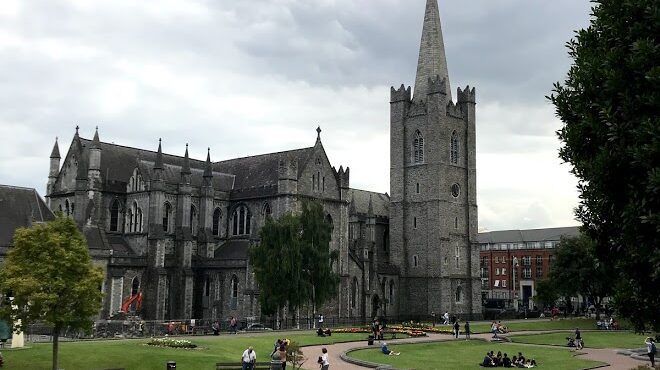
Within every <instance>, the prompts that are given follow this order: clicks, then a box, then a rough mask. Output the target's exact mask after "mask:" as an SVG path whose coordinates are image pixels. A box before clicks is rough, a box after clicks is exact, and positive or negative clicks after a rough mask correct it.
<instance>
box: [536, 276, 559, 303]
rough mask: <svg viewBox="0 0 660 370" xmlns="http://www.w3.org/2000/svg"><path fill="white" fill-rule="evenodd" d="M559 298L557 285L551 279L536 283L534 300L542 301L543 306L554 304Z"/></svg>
mask: <svg viewBox="0 0 660 370" xmlns="http://www.w3.org/2000/svg"><path fill="white" fill-rule="evenodd" d="M558 299H559V292H558V291H557V287H555V285H554V284H553V283H552V281H550V280H549V279H544V280H541V281H539V282H538V284H537V285H536V296H535V297H534V302H537V303H540V304H541V305H542V306H543V307H548V306H553V305H554V304H555V302H557V300H558Z"/></svg>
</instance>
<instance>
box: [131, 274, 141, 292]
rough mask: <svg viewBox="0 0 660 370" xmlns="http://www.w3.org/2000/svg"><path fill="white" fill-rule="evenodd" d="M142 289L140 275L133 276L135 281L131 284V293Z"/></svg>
mask: <svg viewBox="0 0 660 370" xmlns="http://www.w3.org/2000/svg"><path fill="white" fill-rule="evenodd" d="M139 291H140V279H138V277H137V276H136V277H134V278H133V283H132V284H131V295H136V294H138V292H139Z"/></svg>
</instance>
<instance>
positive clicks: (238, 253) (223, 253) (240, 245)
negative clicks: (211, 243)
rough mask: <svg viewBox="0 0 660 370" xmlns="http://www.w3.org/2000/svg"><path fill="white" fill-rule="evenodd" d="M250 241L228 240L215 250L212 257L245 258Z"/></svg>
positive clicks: (224, 258)
mask: <svg viewBox="0 0 660 370" xmlns="http://www.w3.org/2000/svg"><path fill="white" fill-rule="evenodd" d="M249 248H250V241H249V240H245V239H238V240H235V239H233V240H229V241H227V242H225V243H223V244H222V245H221V246H220V247H218V248H217V249H216V250H215V253H214V257H215V258H216V259H222V260H236V259H241V260H244V259H247V258H248V249H249Z"/></svg>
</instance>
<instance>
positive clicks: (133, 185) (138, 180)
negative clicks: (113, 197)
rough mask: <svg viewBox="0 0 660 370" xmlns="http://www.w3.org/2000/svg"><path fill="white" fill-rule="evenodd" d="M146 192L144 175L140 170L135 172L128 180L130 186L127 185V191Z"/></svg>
mask: <svg viewBox="0 0 660 370" xmlns="http://www.w3.org/2000/svg"><path fill="white" fill-rule="evenodd" d="M142 190H144V180H142V175H141V174H140V171H138V169H137V168H136V169H134V170H133V175H132V176H131V178H130V179H128V185H126V191H129V192H132V191H142Z"/></svg>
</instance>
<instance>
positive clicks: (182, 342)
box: [147, 338, 197, 348]
mask: <svg viewBox="0 0 660 370" xmlns="http://www.w3.org/2000/svg"><path fill="white" fill-rule="evenodd" d="M147 345H149V346H158V347H170V348H197V345H196V344H193V342H191V341H189V340H186V339H173V338H153V339H151V340H150V341H149V342H147Z"/></svg>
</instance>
